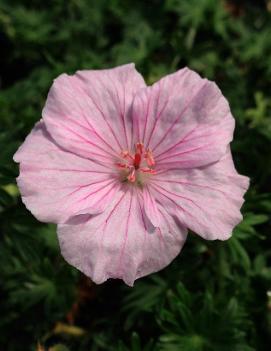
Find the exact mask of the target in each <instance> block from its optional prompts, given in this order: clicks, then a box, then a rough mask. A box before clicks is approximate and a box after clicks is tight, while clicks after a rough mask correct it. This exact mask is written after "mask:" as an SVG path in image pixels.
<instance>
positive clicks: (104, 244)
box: [58, 185, 186, 286]
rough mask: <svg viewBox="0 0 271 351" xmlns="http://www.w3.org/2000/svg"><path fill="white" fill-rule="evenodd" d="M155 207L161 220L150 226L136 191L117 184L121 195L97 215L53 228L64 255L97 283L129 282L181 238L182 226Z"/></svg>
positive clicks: (164, 260)
mask: <svg viewBox="0 0 271 351" xmlns="http://www.w3.org/2000/svg"><path fill="white" fill-rule="evenodd" d="M158 206H159V212H160V215H161V217H162V218H163V221H161V222H162V223H161V225H160V227H158V228H155V227H154V226H153V225H152V224H151V223H150V221H149V220H148V219H147V218H146V216H145V213H144V210H143V203H142V202H141V200H140V196H138V193H137V189H136V188H135V187H126V186H125V185H123V193H122V194H118V196H116V197H115V198H114V201H113V202H112V203H111V204H110V207H109V208H107V209H106V210H105V211H104V212H103V213H102V214H98V215H96V216H78V217H74V218H72V219H71V220H70V221H69V222H68V223H66V224H62V225H59V226H58V236H59V241H60V246H61V251H62V254H63V256H64V258H65V259H66V260H67V261H68V262H69V263H70V264H72V265H74V266H75V267H77V268H78V269H79V270H81V271H82V272H84V273H85V274H86V275H87V276H89V277H91V278H92V280H93V281H94V282H96V283H98V284H99V283H102V282H104V281H106V280H107V279H108V278H119V279H123V280H124V281H125V282H126V284H128V285H131V286H132V285H133V283H134V281H135V279H137V278H139V277H142V276H145V275H147V274H150V273H153V272H156V271H158V270H160V269H162V268H163V267H165V266H166V265H168V264H169V263H170V262H171V261H172V260H173V259H174V257H175V256H176V255H177V254H178V253H179V252H180V250H181V248H182V246H183V244H184V241H185V239H186V230H185V229H184V228H183V227H182V226H181V225H180V224H179V223H177V222H176V221H175V220H174V219H173V218H172V217H171V216H170V215H168V213H167V212H166V210H165V209H164V208H163V207H162V206H160V205H158Z"/></svg>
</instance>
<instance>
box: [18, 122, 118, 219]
mask: <svg viewBox="0 0 271 351" xmlns="http://www.w3.org/2000/svg"><path fill="white" fill-rule="evenodd" d="M14 160H15V161H16V162H20V176H19V177H18V178H17V183H18V186H19V188H20V192H21V194H22V200H23V202H24V203H25V205H26V207H27V208H28V209H29V210H30V211H31V212H32V213H33V215H34V216H35V217H37V218H38V219H39V220H41V221H45V222H56V223H58V222H61V221H64V220H66V219H67V218H69V217H70V216H72V215H76V214H82V213H98V212H101V211H103V208H104V207H105V205H106V203H107V201H110V200H111V197H112V196H113V195H114V193H115V192H116V191H117V190H118V187H119V185H118V183H119V182H118V173H117V171H114V167H112V165H111V167H110V168H108V165H106V164H105V165H104V164H100V163H98V162H93V161H91V160H89V159H85V158H82V157H79V156H77V155H74V154H72V153H69V152H66V151H64V150H63V149H61V148H60V147H59V146H58V145H57V144H56V143H55V142H54V140H53V139H52V138H51V136H50V135H49V133H48V132H47V130H46V128H45V126H44V123H42V122H41V123H38V124H37V125H36V126H35V128H34V129H33V130H32V132H31V133H30V134H29V136H28V137H27V138H26V140H25V142H24V143H23V145H22V146H21V147H20V148H19V150H18V151H17V152H16V154H15V155H14Z"/></svg>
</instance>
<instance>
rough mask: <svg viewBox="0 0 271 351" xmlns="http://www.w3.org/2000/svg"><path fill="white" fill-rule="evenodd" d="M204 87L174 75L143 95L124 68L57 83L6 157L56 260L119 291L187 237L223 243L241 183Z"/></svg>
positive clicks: (209, 87) (215, 93)
mask: <svg viewBox="0 0 271 351" xmlns="http://www.w3.org/2000/svg"><path fill="white" fill-rule="evenodd" d="M233 129H234V119H233V117H232V115H231V112H230V108H229V105H228V102H227V100H226V99H225V98H224V97H223V95H222V94H221V91H220V90H219V88H218V87H217V86H216V84H215V83H213V82H210V81H208V80H206V79H202V78H201V77H200V76H199V75H198V74H197V73H195V72H193V71H191V70H190V69H188V68H184V69H182V70H180V71H178V72H176V73H174V74H170V75H168V76H166V77H165V78H163V79H161V80H160V81H158V82H157V83H155V84H154V85H152V86H150V87H147V86H146V85H145V83H144V80H143V78H142V77H141V75H140V74H139V73H138V72H137V71H136V70H135V68H134V65H133V64H128V65H124V66H120V67H116V68H114V69H108V70H97V71H95V70H92V71H78V72H77V73H76V74H75V75H73V76H68V75H67V74H62V75H60V76H59V77H58V78H57V79H56V80H55V81H54V84H53V86H52V88H51V89H50V92H49V94H48V98H47V101H46V105H45V107H44V109H43V113H42V120H41V121H40V122H39V123H38V124H37V125H36V126H35V128H34V129H33V130H32V132H31V133H30V135H29V136H28V137H27V138H26V140H25V142H24V143H23V145H22V146H21V147H20V148H19V150H18V151H17V153H16V154H15V156H14V159H15V161H16V162H19V163H20V176H19V177H18V179H17V181H18V186H19V188H20V191H21V194H22V199H23V202H24V203H25V205H26V207H27V208H28V209H29V210H30V211H31V212H32V213H33V215H34V216H35V217H36V218H38V219H39V220H41V221H44V222H54V223H57V224H58V237H59V242H60V246H61V250H62V254H63V256H64V257H65V259H66V260H67V261H68V262H69V263H70V264H72V265H74V266H75V267H77V268H78V269H79V270H81V271H82V272H84V273H85V274H86V275H87V276H89V277H91V278H92V279H93V281H95V282H96V283H102V282H104V281H105V280H107V279H108V278H121V279H123V280H124V281H125V282H126V283H127V284H128V285H133V283H134V280H135V279H137V278H140V277H142V276H145V275H147V274H150V273H152V272H156V271H159V270H160V269H162V268H163V267H165V266H166V265H168V264H169V263H170V262H171V261H172V260H173V259H174V258H175V256H176V255H178V253H179V252H180V250H181V248H182V246H183V244H184V242H185V240H186V236H187V228H189V229H191V230H193V231H194V232H196V233H198V234H199V235H200V236H202V237H203V238H204V239H208V240H214V239H220V240H226V239H228V238H229V237H230V236H231V233H232V230H233V228H234V226H236V225H237V224H238V223H239V222H240V221H241V219H242V216H241V214H240V207H241V206H242V203H243V195H244V193H245V191H246V190H247V188H248V178H246V177H244V176H241V175H239V174H238V173H237V172H236V170H235V168H234V164H233V161H232V156H231V152H230V147H229V143H230V142H231V140H232V136H233Z"/></svg>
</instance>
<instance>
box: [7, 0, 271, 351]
mask: <svg viewBox="0 0 271 351" xmlns="http://www.w3.org/2000/svg"><path fill="white" fill-rule="evenodd" d="M0 45H1V55H0V72H1V75H0V79H1V81H0V84H1V90H0V282H1V287H0V301H1V303H0V345H1V346H0V349H1V350H5V351H32V350H36V351H37V350H39V351H44V350H48V349H49V350H50V351H67V350H70V351H81V350H83V351H92V350H94V351H95V350H106V351H111V350H112V351H140V350H145V351H175V350H176V351H179V350H180V351H201V350H202V351H252V350H270V349H269V347H270V344H271V337H270V331H271V316H270V310H271V269H270V261H271V250H270V247H271V246H270V244H271V239H270V213H271V194H270V188H271V186H270V184H271V97H270V92H271V89H270V88H271V84H270V83H271V1H267V0H266V1H264V0H262V1H260V0H258V1H257V0H251V1H229V0H227V1H226V0H225V1H219V0H187V1H185V0H165V1H160V0H156V1H155V0H152V1H150V0H149V1H148V0H146V1H135V0H134V1H133V0H124V1H121V0H111V1H109V0H108V1H105V0H96V1H87V0H66V1H65V0H55V1H49V0H48V1H44V0H20V1H19V0H18V1H12V0H0ZM127 62H135V63H136V66H137V69H138V70H139V71H140V72H141V73H142V74H143V75H144V77H145V79H146V81H147V82H148V83H152V82H154V81H155V80H157V79H159V78H160V77H162V76H163V75H165V74H168V73H170V72H173V71H175V70H177V69H178V68H181V67H184V66H186V65H188V66H189V67H190V68H192V69H194V70H196V71H198V72H199V73H200V74H201V75H203V76H205V77H208V78H209V79H212V80H215V81H216V83H217V84H218V85H219V87H220V88H221V90H222V91H223V94H224V95H225V96H226V97H227V98H228V100H229V101H230V104H231V107H232V111H233V114H234V116H235V118H236V122H237V127H236V132H235V140H234V142H233V143H232V149H233V155H234V160H235V163H236V167H237V169H238V171H239V172H240V173H242V174H245V175H248V176H249V177H250V178H251V187H250V190H249V192H248V193H247V196H246V203H245V205H244V206H243V213H244V221H243V222H242V223H241V224H240V225H239V226H238V227H237V228H236V229H235V231H234V235H233V237H232V238H231V239H230V240H229V241H227V242H207V241H204V240H203V239H201V238H200V237H197V236H195V235H193V234H191V235H189V239H188V241H187V243H186V245H185V247H184V249H183V251H182V253H181V255H180V256H179V257H178V258H177V259H176V260H175V261H174V262H173V263H172V264H171V265H170V266H169V267H168V268H166V269H165V270H163V271H162V272H160V273H158V274H154V275H152V276H150V277H147V278H143V279H140V280H139V281H138V282H136V284H135V287H134V288H133V289H131V288H128V287H126V286H124V284H123V283H122V282H120V281H109V282H107V283H105V284H103V285H102V286H95V285H94V284H92V283H91V282H90V280H88V279H87V278H85V277H83V276H82V275H80V273H79V272H78V271H76V270H75V269H73V268H72V267H70V266H69V265H68V264H66V263H65V261H64V260H63V259H62V257H61V256H60V252H59V247H58V243H57V239H56V233H55V227H54V226H52V225H46V224H42V223H38V222H37V221H36V220H35V219H34V218H33V217H32V216H31V214H30V213H29V212H28V211H27V210H26V209H25V207H24V206H23V205H22V203H21V200H20V196H19V194H18V190H17V188H16V185H15V177H16V175H17V172H18V170H17V166H16V165H15V164H14V163H13V161H12V155H13V153H14V152H15V151H16V149H17V147H18V146H19V145H20V143H21V142H22V141H23V139H24V138H25V136H26V135H27V134H28V133H29V131H30V130H31V128H32V127H33V125H34V123H35V122H36V121H37V120H38V119H39V118H40V115H41V109H42V107H43V104H44V102H45V99H46V95H47V92H48V89H49V87H50V85H51V84H52V79H53V78H55V77H56V76H57V75H58V74H60V73H62V72H67V73H73V72H74V71H75V70H77V69H92V68H107V67H113V66H115V65H119V64H122V63H127ZM268 292H269V295H268Z"/></svg>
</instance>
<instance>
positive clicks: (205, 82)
mask: <svg viewBox="0 0 271 351" xmlns="http://www.w3.org/2000/svg"><path fill="white" fill-rule="evenodd" d="M207 83H208V81H206V80H204V82H203V84H202V86H201V87H200V88H199V90H198V91H197V92H196V94H195V95H194V96H193V97H192V98H191V99H190V100H189V101H188V103H187V104H186V105H185V107H184V108H183V110H182V111H181V113H180V114H179V115H178V117H177V118H176V119H175V120H174V121H173V123H172V125H171V126H170V127H169V129H168V130H167V131H166V132H165V134H164V135H163V137H162V138H161V139H160V140H159V142H158V143H156V145H155V146H154V147H153V148H152V152H154V150H155V149H156V148H157V147H158V145H160V144H161V143H162V142H163V141H164V140H165V138H166V137H167V135H168V133H169V132H170V131H171V130H172V128H173V127H174V126H175V125H176V123H177V121H178V120H179V119H180V118H181V117H182V115H183V114H184V113H185V111H186V110H187V109H188V107H189V105H190V104H191V102H192V101H193V100H194V99H195V98H196V97H197V96H198V95H199V93H200V92H201V91H202V89H203V88H204V87H205V86H206V85H207Z"/></svg>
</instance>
